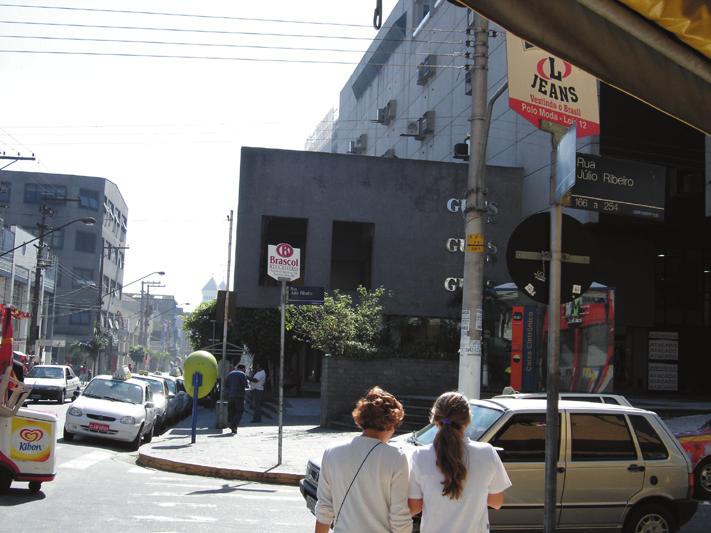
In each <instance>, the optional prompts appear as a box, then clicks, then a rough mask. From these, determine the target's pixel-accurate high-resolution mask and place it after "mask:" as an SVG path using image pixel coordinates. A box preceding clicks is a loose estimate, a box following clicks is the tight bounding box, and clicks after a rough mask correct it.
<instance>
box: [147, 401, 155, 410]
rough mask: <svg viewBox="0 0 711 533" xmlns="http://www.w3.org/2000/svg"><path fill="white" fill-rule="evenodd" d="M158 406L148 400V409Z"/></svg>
mask: <svg viewBox="0 0 711 533" xmlns="http://www.w3.org/2000/svg"><path fill="white" fill-rule="evenodd" d="M155 406H156V404H154V403H153V402H146V409H153V408H154V407H155Z"/></svg>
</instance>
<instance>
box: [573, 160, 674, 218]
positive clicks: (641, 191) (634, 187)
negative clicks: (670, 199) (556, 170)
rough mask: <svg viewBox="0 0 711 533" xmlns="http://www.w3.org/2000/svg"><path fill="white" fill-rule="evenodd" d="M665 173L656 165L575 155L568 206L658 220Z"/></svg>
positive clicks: (664, 185)
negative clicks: (572, 181)
mask: <svg viewBox="0 0 711 533" xmlns="http://www.w3.org/2000/svg"><path fill="white" fill-rule="evenodd" d="M665 176H666V170H665V169H664V167H660V166H657V165H650V164H648V163H641V162H639V161H627V160H624V159H613V158H611V157H599V156H595V155H588V154H578V155H577V158H576V179H575V185H574V186H573V189H572V190H571V192H570V207H574V208H576V209H587V210H588V211H599V212H601V213H607V214H611V215H628V216H633V217H638V218H646V219H651V220H660V221H661V220H664V198H665V194H666V192H665V191H666V184H665Z"/></svg>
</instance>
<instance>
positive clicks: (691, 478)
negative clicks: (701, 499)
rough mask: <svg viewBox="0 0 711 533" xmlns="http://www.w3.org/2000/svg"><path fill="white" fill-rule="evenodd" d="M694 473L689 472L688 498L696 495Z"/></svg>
mask: <svg viewBox="0 0 711 533" xmlns="http://www.w3.org/2000/svg"><path fill="white" fill-rule="evenodd" d="M694 481H695V479H694V474H693V473H692V474H689V493H688V494H687V498H689V499H690V498H693V497H694Z"/></svg>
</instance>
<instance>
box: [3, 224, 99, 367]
mask: <svg viewBox="0 0 711 533" xmlns="http://www.w3.org/2000/svg"><path fill="white" fill-rule="evenodd" d="M75 222H81V223H82V224H84V225H86V226H93V225H94V224H96V219H95V218H94V217H81V218H75V219H72V220H70V221H69V222H65V223H64V224H60V225H59V226H57V227H55V228H52V229H51V230H49V231H45V230H46V229H47V226H46V225H45V224H44V219H43V222H42V224H39V228H40V234H39V236H38V237H35V238H34V239H30V240H29V241H25V242H23V243H22V244H20V245H19V246H15V247H14V248H13V249H12V250H8V251H7V252H3V253H2V254H0V257H3V256H4V255H7V254H9V253H12V252H14V251H15V250H17V249H18V248H22V247H23V246H27V245H28V244H30V243H32V242H35V241H39V245H38V246H37V264H36V267H35V286H34V287H33V288H32V314H31V316H30V331H29V333H28V335H27V347H28V349H29V350H30V351H31V353H33V354H34V353H36V350H35V342H37V339H38V338H39V326H38V322H37V321H38V315H39V300H40V282H41V281H42V268H41V266H40V263H41V260H42V250H43V249H44V238H45V237H46V236H47V235H49V234H51V233H54V232H55V231H59V230H60V229H62V228H66V227H67V226H69V225H70V224H74V223H75Z"/></svg>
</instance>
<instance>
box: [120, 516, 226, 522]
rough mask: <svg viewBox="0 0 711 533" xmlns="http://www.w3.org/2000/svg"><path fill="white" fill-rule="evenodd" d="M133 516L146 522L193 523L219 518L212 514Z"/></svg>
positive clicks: (214, 520) (212, 520) (213, 520)
mask: <svg viewBox="0 0 711 533" xmlns="http://www.w3.org/2000/svg"><path fill="white" fill-rule="evenodd" d="M133 518H134V519H136V520H143V521H146V522H187V523H192V524H198V523H203V524H204V523H208V522H217V518H213V517H211V516H160V515H135V516H134V517H133Z"/></svg>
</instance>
